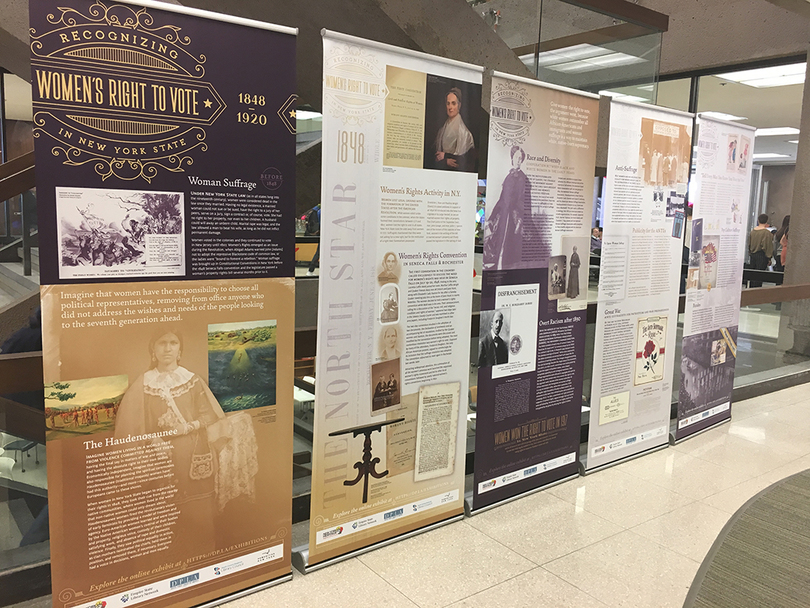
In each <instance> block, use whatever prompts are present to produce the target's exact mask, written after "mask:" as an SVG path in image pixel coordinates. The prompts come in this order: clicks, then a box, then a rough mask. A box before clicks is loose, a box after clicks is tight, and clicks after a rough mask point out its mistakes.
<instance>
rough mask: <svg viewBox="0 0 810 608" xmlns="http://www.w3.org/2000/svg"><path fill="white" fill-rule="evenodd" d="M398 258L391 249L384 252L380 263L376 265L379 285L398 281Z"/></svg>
mask: <svg viewBox="0 0 810 608" xmlns="http://www.w3.org/2000/svg"><path fill="white" fill-rule="evenodd" d="M399 272H400V267H399V258H398V257H397V254H396V253H394V252H393V251H388V252H386V253H385V254H384V255H383V257H382V260H381V261H380V265H379V266H378V267H377V282H378V283H379V284H380V285H385V284H386V283H397V282H398V281H399Z"/></svg>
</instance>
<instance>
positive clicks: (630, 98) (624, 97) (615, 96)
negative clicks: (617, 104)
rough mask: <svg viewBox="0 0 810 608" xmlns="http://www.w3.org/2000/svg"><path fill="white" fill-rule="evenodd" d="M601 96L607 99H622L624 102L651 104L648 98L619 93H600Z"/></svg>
mask: <svg viewBox="0 0 810 608" xmlns="http://www.w3.org/2000/svg"><path fill="white" fill-rule="evenodd" d="M599 94H600V95H604V96H605V97H612V98H613V99H621V100H622V101H645V102H648V103H649V101H650V100H649V99H647V98H646V97H639V96H637V95H626V94H625V93H617V92H616V91H607V90H606V91H599Z"/></svg>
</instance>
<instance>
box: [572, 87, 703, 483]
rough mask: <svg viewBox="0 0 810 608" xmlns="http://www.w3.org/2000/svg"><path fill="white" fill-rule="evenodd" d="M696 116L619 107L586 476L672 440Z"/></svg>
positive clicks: (613, 126) (614, 117)
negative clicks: (680, 303)
mask: <svg viewBox="0 0 810 608" xmlns="http://www.w3.org/2000/svg"><path fill="white" fill-rule="evenodd" d="M693 118H694V117H693V115H692V114H687V113H685V112H677V111H675V110H667V109H665V108H656V107H652V106H648V105H641V104H633V103H627V102H623V101H621V100H615V99H614V100H611V104H610V141H609V144H608V162H607V184H606V189H605V190H606V191H605V199H604V205H605V217H604V226H603V230H604V233H603V237H602V252H601V263H600V270H599V273H600V276H599V301H598V305H597V311H596V339H595V344H594V358H593V374H592V376H591V377H592V382H591V402H590V413H589V416H590V420H589V432H588V449H587V453H586V456H585V460H584V463H583V465H584V470H585V471H592V470H594V469H597V468H601V467H603V466H606V465H609V464H615V463H616V462H618V461H621V460H624V459H627V458H631V457H634V456H636V455H638V454H640V453H642V452H646V451H649V450H653V449H657V448H659V447H662V446H664V445H666V444H667V442H668V440H669V416H670V408H671V403H672V374H673V369H674V363H675V361H674V354H675V343H676V331H677V327H678V288H679V281H680V275H681V258H682V249H683V235H684V229H685V224H686V207H685V204H686V189H687V183H688V181H689V159H690V153H691V148H692V121H693Z"/></svg>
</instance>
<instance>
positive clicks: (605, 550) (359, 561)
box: [19, 385, 810, 608]
mask: <svg viewBox="0 0 810 608" xmlns="http://www.w3.org/2000/svg"><path fill="white" fill-rule="evenodd" d="M808 468H810V385H801V386H796V387H793V388H789V389H785V390H782V391H779V392H777V393H771V394H769V395H764V396H761V397H757V398H754V399H749V400H747V401H743V402H740V403H737V404H735V405H734V408H733V421H732V422H730V423H726V424H724V425H721V426H720V427H718V428H716V429H714V430H711V431H708V432H706V433H703V434H701V435H699V436H696V437H694V438H692V439H690V440H688V441H685V442H683V443H681V444H680V445H677V446H674V447H668V448H666V449H663V450H660V451H657V452H654V453H651V454H647V455H645V456H643V457H640V458H637V459H635V460H632V461H630V462H627V463H624V464H621V465H618V466H616V467H613V468H610V469H606V470H603V471H599V472H596V473H593V474H591V475H588V476H586V477H580V478H578V479H575V480H572V481H569V482H566V483H564V484H561V485H557V486H554V487H552V488H549V489H547V490H544V491H542V492H538V493H536V494H533V495H531V496H528V497H526V498H523V499H520V500H517V501H514V502H511V503H508V504H506V505H503V506H501V507H498V508H495V509H492V510H490V511H487V512H485V513H482V514H480V515H476V516H474V517H472V518H468V519H465V520H463V521H460V522H456V523H453V524H450V525H447V526H444V527H441V528H439V529H436V530H434V531H431V532H427V533H425V534H421V535H418V536H415V537H413V538H410V539H407V540H404V541H402V542H399V543H396V544H394V545H391V546H388V547H384V548H382V549H378V550H376V551H372V552H370V553H367V554H365V555H362V556H360V557H357V558H353V559H351V560H348V561H345V562H342V563H339V564H335V565H333V566H330V567H328V568H324V569H323V570H320V571H317V572H313V573H311V574H308V575H301V574H299V573H297V572H296V573H295V575H294V578H293V581H292V582H290V583H284V584H281V585H278V586H276V587H273V588H271V589H268V590H265V591H262V592H259V593H255V594H252V595H249V596H246V597H244V598H241V599H239V600H236V601H233V602H230V603H228V604H225V605H226V606H228V607H229V608H254V607H256V608H258V607H265V606H273V607H274V608H276V607H278V608H281V607H286V606H289V607H295V608H298V607H310V606H312V607H318V608H343V607H346V608H357V607H358V606H368V607H373V608H381V607H385V608H399V607H403V608H405V607H408V608H414V607H421V608H440V607H444V606H452V607H454V608H461V607H469V608H472V607H481V608H497V607H500V606H503V607H507V606H508V607H510V608H522V607H526V608H529V607H531V608H541V607H546V606H547V607H554V608H596V607H604V606H628V607H630V606H632V607H634V608H648V607H649V608H665V607H670V606H672V607H680V606H682V605H683V601H684V598H685V597H686V593H687V590H688V589H689V585H690V584H691V582H692V579H693V577H694V575H695V572H696V571H697V569H698V566H699V565H700V563H701V561H702V560H703V557H704V556H705V554H706V552H707V551H708V549H709V547H710V546H711V544H712V543H713V542H714V540H715V538H716V536H717V534H718V533H719V532H720V530H721V528H722V527H723V525H724V524H725V523H726V521H728V519H729V517H730V516H731V515H732V514H733V513H734V512H735V511H736V510H737V509H738V508H739V507H740V506H742V504H743V503H744V502H745V501H747V500H748V499H749V498H750V497H752V496H754V495H755V494H756V493H758V492H759V491H760V490H762V489H764V488H766V487H767V486H769V485H771V484H772V483H775V482H776V481H779V480H780V479H783V478H785V477H787V476H789V475H792V474H793V473H796V472H799V471H802V470H805V469H808ZM297 528H298V526H297ZM294 536H295V534H294ZM808 551H810V547H808ZM19 606H20V607H22V606H25V607H26V608H34V607H36V608H38V607H40V606H43V607H44V606H50V598H41V599H40V600H36V601H33V602H26V603H25V604H20V605H19Z"/></svg>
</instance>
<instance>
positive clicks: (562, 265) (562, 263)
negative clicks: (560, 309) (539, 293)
mask: <svg viewBox="0 0 810 608" xmlns="http://www.w3.org/2000/svg"><path fill="white" fill-rule="evenodd" d="M567 261H568V258H567V256H565V255H554V256H551V257H550V258H549V259H548V299H549V300H559V299H560V298H564V297H566V295H565V290H566V286H567V282H566V276H567V271H566V270H567V269H566V264H567Z"/></svg>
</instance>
